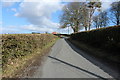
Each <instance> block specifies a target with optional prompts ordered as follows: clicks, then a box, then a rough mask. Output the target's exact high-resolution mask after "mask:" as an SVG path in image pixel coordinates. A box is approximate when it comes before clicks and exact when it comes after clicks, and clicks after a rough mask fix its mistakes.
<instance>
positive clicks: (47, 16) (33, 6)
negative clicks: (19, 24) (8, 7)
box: [13, 0, 63, 32]
mask: <svg viewBox="0 0 120 80" xmlns="http://www.w3.org/2000/svg"><path fill="white" fill-rule="evenodd" d="M62 6H63V5H62V4H61V3H60V2H59V0H56V1H55V2H50V0H41V1H39V2H26V0H24V1H23V2H22V3H21V4H20V8H19V10H18V12H16V14H15V15H14V16H17V17H23V18H25V19H26V20H27V21H28V22H30V23H31V24H32V25H37V29H36V30H41V31H49V32H51V31H53V30H54V29H56V28H58V27H59V23H55V22H53V21H52V20H51V15H52V13H54V12H56V11H58V10H61V8H62ZM13 10H14V9H13ZM15 11H16V10H15ZM34 27H35V26H34ZM29 28H31V27H30V26H29ZM32 29H34V28H33V26H32ZM43 29H45V30H43ZM48 29H49V30H48ZM52 29H53V30H52Z"/></svg>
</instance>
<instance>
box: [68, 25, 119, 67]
mask: <svg viewBox="0 0 120 80" xmlns="http://www.w3.org/2000/svg"><path fill="white" fill-rule="evenodd" d="M119 32H120V26H112V27H107V28H101V29H97V30H91V31H84V32H79V33H75V34H72V35H71V37H70V39H69V40H70V41H71V42H72V43H74V44H75V45H77V46H78V47H80V48H82V49H83V50H85V51H88V53H89V54H91V55H94V56H96V57H99V58H101V59H103V60H108V61H110V62H111V63H115V65H117V66H120V65H119V64H120V60H119V59H120V34H119Z"/></svg>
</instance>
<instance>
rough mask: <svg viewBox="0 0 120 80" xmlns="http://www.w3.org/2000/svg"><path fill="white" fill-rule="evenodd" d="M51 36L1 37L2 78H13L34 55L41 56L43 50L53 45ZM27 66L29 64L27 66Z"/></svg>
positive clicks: (53, 40)
mask: <svg viewBox="0 0 120 80" xmlns="http://www.w3.org/2000/svg"><path fill="white" fill-rule="evenodd" d="M56 40H57V37H56V36H54V35H51V34H5V35H2V65H3V77H13V76H15V72H17V71H18V70H20V69H22V68H24V66H25V65H26V63H27V62H28V61H29V60H31V59H32V58H33V57H35V56H36V55H39V56H42V55H43V53H41V52H42V50H43V49H47V48H48V47H50V46H51V45H53V44H54V43H55V41H56ZM28 65H29V64H28Z"/></svg>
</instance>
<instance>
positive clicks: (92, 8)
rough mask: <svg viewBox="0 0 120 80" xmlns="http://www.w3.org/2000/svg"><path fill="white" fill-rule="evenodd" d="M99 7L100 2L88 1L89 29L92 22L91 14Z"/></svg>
mask: <svg viewBox="0 0 120 80" xmlns="http://www.w3.org/2000/svg"><path fill="white" fill-rule="evenodd" d="M100 7H101V2H89V3H88V8H89V25H88V27H89V30H90V27H91V24H92V16H93V14H94V12H95V10H96V9H99V8H100Z"/></svg>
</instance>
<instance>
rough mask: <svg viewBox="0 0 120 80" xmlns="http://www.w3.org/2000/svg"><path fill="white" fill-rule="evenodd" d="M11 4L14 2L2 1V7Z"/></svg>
mask: <svg viewBox="0 0 120 80" xmlns="http://www.w3.org/2000/svg"><path fill="white" fill-rule="evenodd" d="M13 4H15V2H2V7H10V6H12V5H13Z"/></svg>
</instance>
